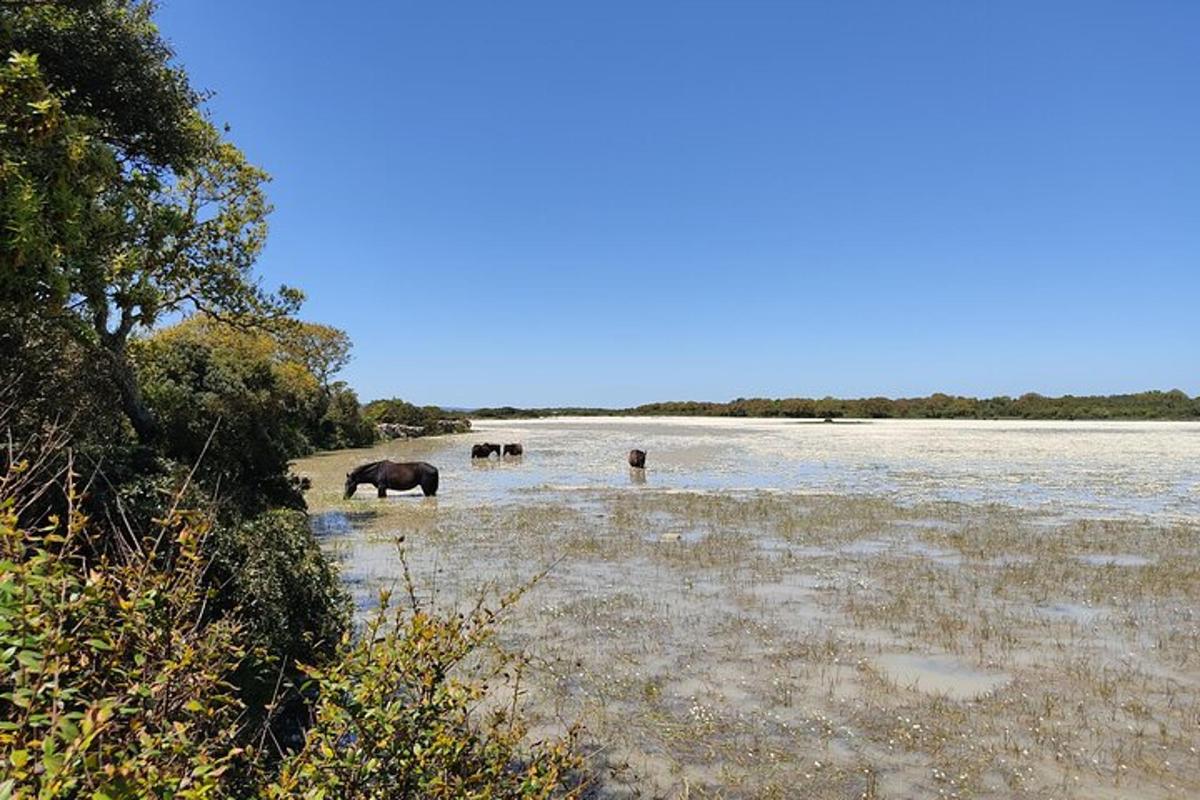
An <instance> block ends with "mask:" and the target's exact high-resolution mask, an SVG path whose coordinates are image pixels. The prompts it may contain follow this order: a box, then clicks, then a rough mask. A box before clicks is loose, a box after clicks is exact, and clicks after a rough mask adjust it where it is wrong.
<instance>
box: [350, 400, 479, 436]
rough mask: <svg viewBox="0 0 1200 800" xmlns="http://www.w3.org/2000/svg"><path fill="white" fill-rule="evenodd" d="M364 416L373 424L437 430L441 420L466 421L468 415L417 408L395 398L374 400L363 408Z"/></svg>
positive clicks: (429, 408)
mask: <svg viewBox="0 0 1200 800" xmlns="http://www.w3.org/2000/svg"><path fill="white" fill-rule="evenodd" d="M363 416H365V417H366V418H367V419H368V420H370V421H371V422H375V423H378V422H390V423H395V424H399V425H415V426H417V427H421V428H429V429H431V430H433V429H436V427H437V423H438V421H439V420H443V419H466V415H464V414H460V413H456V412H453V411H447V410H445V409H443V408H439V407H438V406H415V405H413V404H412V403H409V402H406V401H404V400H401V399H400V398H399V397H393V398H390V399H388V400H372V401H371V402H369V403H367V405H366V407H365V408H363Z"/></svg>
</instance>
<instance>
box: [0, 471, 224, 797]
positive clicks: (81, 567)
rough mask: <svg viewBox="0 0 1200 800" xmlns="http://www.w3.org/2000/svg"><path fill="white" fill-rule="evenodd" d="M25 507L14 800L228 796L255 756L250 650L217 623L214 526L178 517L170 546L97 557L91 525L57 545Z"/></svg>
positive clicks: (1, 592)
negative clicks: (246, 680)
mask: <svg viewBox="0 0 1200 800" xmlns="http://www.w3.org/2000/svg"><path fill="white" fill-rule="evenodd" d="M20 469H21V467H20V466H18V467H17V470H18V471H19V470H20ZM9 477H10V478H11V477H12V473H10V476H9ZM14 506H15V503H14V498H13V497H11V496H9V497H6V498H5V499H4V501H3V504H2V505H0V759H2V760H3V763H4V764H5V769H4V770H3V772H0V775H3V777H2V778H0V796H4V797H13V798H34V797H38V798H52V797H79V796H89V797H96V798H125V797H128V798H132V797H150V796H154V797H162V796H171V797H177V798H208V797H215V796H219V795H220V794H221V791H220V790H221V786H222V782H223V780H224V777H223V776H224V775H225V773H226V772H227V771H228V770H230V768H232V767H234V766H235V765H236V764H237V763H238V761H239V759H240V758H241V755H242V750H241V748H240V747H239V744H238V742H239V727H238V715H239V713H240V711H241V707H240V704H239V703H238V701H237V700H236V699H235V697H234V696H233V691H232V686H231V685H230V684H229V683H228V678H229V676H230V675H231V674H232V672H233V670H234V669H235V668H236V667H237V665H238V663H239V662H240V660H241V655H242V650H241V646H240V639H241V636H240V629H239V626H238V625H237V624H236V622H234V621H233V620H232V619H227V620H223V621H217V622H210V621H207V620H206V617H205V614H204V605H205V596H206V591H205V589H204V586H203V581H202V576H203V573H204V567H205V563H204V561H203V559H202V558H201V556H200V553H201V543H202V541H203V538H204V536H205V533H206V530H207V528H206V525H205V523H204V521H203V520H202V519H199V518H196V517H193V516H190V515H186V514H180V513H171V514H168V515H166V517H165V521H164V522H163V527H162V529H161V531H160V533H161V535H160V536H159V537H157V538H156V539H149V540H146V541H143V542H134V541H132V540H130V541H128V542H127V544H128V545H129V546H128V547H127V548H126V551H125V554H124V555H123V557H121V558H119V559H118V558H106V557H101V558H98V559H94V560H85V559H84V557H83V553H84V552H85V550H81V549H80V544H81V542H82V540H86V539H88V538H89V537H90V536H91V535H92V532H91V531H90V530H89V527H90V526H91V523H90V522H89V520H88V519H86V518H85V517H84V516H82V515H81V514H79V513H73V514H72V515H71V516H70V519H69V521H68V522H67V524H66V534H65V535H56V534H54V533H50V532H43V531H37V530H29V529H22V528H21V527H20V526H19V525H18V523H17V517H16V514H15V512H14Z"/></svg>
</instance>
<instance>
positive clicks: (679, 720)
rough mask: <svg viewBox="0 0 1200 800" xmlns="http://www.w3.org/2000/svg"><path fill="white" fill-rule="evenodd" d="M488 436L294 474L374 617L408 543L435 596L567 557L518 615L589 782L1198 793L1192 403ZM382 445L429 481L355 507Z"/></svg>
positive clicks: (726, 792)
mask: <svg viewBox="0 0 1200 800" xmlns="http://www.w3.org/2000/svg"><path fill="white" fill-rule="evenodd" d="M474 427H475V429H474V431H473V432H472V433H471V434H466V435H456V436H444V437H436V438H427V439H417V440H411V441H395V442H389V443H386V444H381V445H379V446H377V447H375V448H371V449H364V450H349V451H339V452H334V453H324V454H320V455H318V456H315V457H312V458H309V459H304V460H302V461H300V462H297V463H296V464H295V466H294V471H295V472H296V473H297V474H300V475H304V476H307V477H309V478H310V480H311V481H312V489H311V490H310V491H309V493H308V495H307V497H308V501H309V505H310V510H311V512H312V520H313V527H314V531H315V532H316V534H317V535H318V538H319V539H320V541H321V543H322V546H324V547H325V548H326V549H327V550H328V551H329V552H330V553H332V554H333V555H334V556H335V557H336V559H337V560H338V561H339V563H340V564H341V568H342V572H343V576H344V579H345V580H346V582H347V584H348V586H349V587H350V589H351V591H352V593H353V594H354V596H355V599H356V601H357V603H358V605H359V608H360V609H361V610H362V611H363V612H365V611H367V610H368V609H369V608H370V607H371V605H372V603H373V602H374V598H375V597H376V594H377V591H378V590H379V589H380V588H383V587H388V586H394V585H396V584H397V582H398V580H399V579H400V575H401V565H400V561H399V555H398V551H397V545H396V538H397V537H399V536H404V537H405V543H404V547H405V552H406V557H407V560H408V563H409V565H410V567H411V568H412V571H413V575H414V578H415V580H416V583H417V586H418V589H419V591H420V592H421V594H422V597H423V598H424V599H425V600H426V601H427V602H430V603H433V604H435V605H438V606H440V607H444V608H447V609H453V608H456V607H461V606H463V605H467V604H470V603H472V602H474V600H475V599H476V598H477V597H479V595H480V593H484V594H485V595H487V594H491V595H493V596H495V595H498V594H500V593H503V592H505V591H508V590H511V589H513V588H514V587H517V586H521V585H523V584H525V583H526V582H528V581H529V580H530V579H531V578H533V577H534V576H535V575H537V574H538V573H540V572H541V571H542V570H544V569H546V568H549V571H548V573H547V574H546V575H545V576H544V577H542V578H541V579H540V580H539V581H537V583H536V584H534V585H533V586H532V587H531V588H530V589H529V591H528V592H527V593H526V594H525V596H524V597H522V599H521V600H520V602H519V603H517V604H516V605H515V606H514V607H512V608H511V609H509V612H508V615H507V617H506V618H505V620H504V622H503V624H502V626H501V637H502V639H503V641H504V644H505V645H506V646H508V647H510V648H513V649H519V650H521V651H524V652H526V653H528V654H529V655H530V660H529V664H530V667H529V669H528V671H527V673H526V674H525V676H524V678H523V679H522V687H521V688H522V692H523V695H522V699H523V701H524V703H525V707H526V710H527V711H528V712H529V714H530V715H531V716H532V718H533V719H534V721H535V723H536V725H535V728H534V732H535V733H537V734H539V735H541V734H547V735H549V734H553V733H555V732H556V731H561V730H563V729H565V727H566V726H568V725H570V724H572V723H575V722H582V723H583V724H584V726H585V734H584V740H583V741H584V746H585V751H586V752H587V753H588V758H589V766H590V768H591V771H592V773H593V775H594V781H593V787H592V790H591V791H592V793H593V794H594V795H595V796H597V797H664V798H674V797H1012V796H1029V797H1081V798H1082V797H1114V798H1116V797H1130V796H1136V797H1162V798H1173V797H1180V798H1182V797H1192V796H1196V794H1197V792H1200V755H1198V754H1197V751H1196V748H1197V744H1196V742H1197V740H1198V739H1200V567H1198V566H1197V565H1198V564H1200V558H1198V556H1200V424H1195V423H1160V422H1155V423H1098V422H999V421H997V422H993V421H980V422H975V421H891V420H887V421H871V422H862V423H857V424H855V423H847V422H838V423H832V424H825V423H820V422H807V421H793V420H757V419H755V420H741V419H709V418H704V419H693V418H559V419H546V420H505V421H487V420H483V421H477V422H475V423H474ZM482 441H491V442H499V443H504V442H521V443H522V444H523V445H524V447H525V455H524V456H523V457H521V458H519V459H504V460H499V461H498V460H497V459H496V458H494V457H493V458H492V459H491V460H490V461H487V462H472V461H471V459H470V458H469V457H468V456H469V450H470V445H471V444H472V443H475V442H482ZM632 447H638V448H641V449H644V450H646V451H647V453H648V456H647V469H646V470H645V472H644V473H642V472H638V471H635V470H631V469H630V468H629V467H628V466H627V465H626V462H625V455H626V453H627V452H628V450H629V449H630V448H632ZM379 458H391V459H393V460H402V461H408V460H425V461H429V462H431V463H433V464H434V465H435V466H437V467H438V468H439V470H440V472H441V481H440V488H439V494H438V497H437V498H436V499H432V498H431V499H427V498H422V497H420V495H419V492H418V493H416V494H415V495H414V494H412V493H392V494H391V495H390V496H389V497H388V498H387V499H386V500H379V499H378V498H376V497H375V493H374V491H373V489H372V487H370V486H363V487H360V490H359V493H358V494H357V495H356V496H355V497H353V498H351V499H350V500H344V499H342V496H341V490H342V480H343V476H344V474H345V473H346V472H347V471H348V470H349V469H351V468H352V467H354V466H356V465H358V464H361V463H365V462H367V461H371V460H376V459H379Z"/></svg>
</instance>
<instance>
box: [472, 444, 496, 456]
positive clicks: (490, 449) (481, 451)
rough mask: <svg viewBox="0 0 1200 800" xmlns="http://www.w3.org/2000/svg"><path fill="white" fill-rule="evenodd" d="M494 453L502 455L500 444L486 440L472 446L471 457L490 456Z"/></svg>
mask: <svg viewBox="0 0 1200 800" xmlns="http://www.w3.org/2000/svg"><path fill="white" fill-rule="evenodd" d="M492 453H495V454H496V455H500V445H498V444H492V443H491V442H484V443H483V444H476V445H472V446H471V458H489V457H491V455H492Z"/></svg>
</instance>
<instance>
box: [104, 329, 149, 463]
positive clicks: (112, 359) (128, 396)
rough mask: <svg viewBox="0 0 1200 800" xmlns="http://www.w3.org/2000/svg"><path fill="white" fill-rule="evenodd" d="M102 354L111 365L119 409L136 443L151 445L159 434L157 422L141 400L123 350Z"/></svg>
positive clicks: (138, 387) (140, 391)
mask: <svg viewBox="0 0 1200 800" xmlns="http://www.w3.org/2000/svg"><path fill="white" fill-rule="evenodd" d="M104 353H105V355H106V356H107V357H108V362H109V364H110V365H111V370H110V372H111V373H112V378H113V382H114V383H115V384H116V385H117V391H118V392H119V393H120V395H121V408H122V410H124V412H125V416H126V417H127V418H128V419H129V424H130V425H132V426H133V430H134V432H135V433H137V437H138V441H140V442H141V443H142V444H151V443H153V442H154V441H155V440H157V439H158V435H159V433H160V430H159V427H158V420H156V419H155V418H154V415H153V414H152V413H150V409H149V408H147V407H146V401H145V400H144V399H143V398H142V389H141V387H140V386H138V383H137V377H136V376H135V375H134V374H133V366H132V365H130V363H129V360H128V359H127V358H126V357H125V348H124V347H118V349H116V350H115V351H114V350H109V349H107V348H105V349H104Z"/></svg>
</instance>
